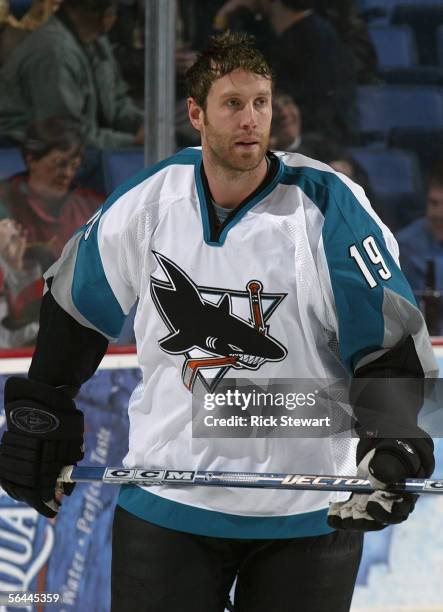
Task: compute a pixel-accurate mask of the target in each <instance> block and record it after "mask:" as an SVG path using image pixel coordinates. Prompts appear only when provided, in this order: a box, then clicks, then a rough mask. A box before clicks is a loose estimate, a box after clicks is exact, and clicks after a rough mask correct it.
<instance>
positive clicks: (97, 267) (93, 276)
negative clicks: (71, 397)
mask: <svg viewBox="0 0 443 612" xmlns="http://www.w3.org/2000/svg"><path fill="white" fill-rule="evenodd" d="M200 159H201V151H200V150H198V149H184V150H183V151H180V152H179V153H177V154H176V155H174V156H172V157H169V158H168V159H165V160H163V161H161V162H159V163H158V164H155V165H154V166H150V167H149V168H145V169H143V170H141V171H140V172H138V173H137V174H136V175H135V176H133V177H132V178H131V179H129V180H127V181H125V182H124V183H123V184H122V185H120V187H118V188H117V189H116V190H115V191H114V192H113V193H112V194H111V195H110V196H109V198H108V199H107V200H106V202H105V203H104V205H103V207H102V208H101V211H100V212H98V213H97V216H94V217H92V220H91V221H90V222H89V224H87V225H84V226H83V227H82V228H81V230H80V231H81V232H82V233H85V232H87V231H89V233H88V234H85V236H84V237H82V238H81V239H80V240H79V247H78V251H77V258H76V262H75V268H74V278H73V282H72V289H71V294H72V301H73V303H74V305H75V307H76V308H77V310H78V311H79V312H80V313H81V314H82V315H83V317H85V319H87V320H88V321H89V322H90V323H91V324H92V325H93V326H94V327H95V328H96V329H98V330H99V331H100V332H102V333H103V334H105V335H106V336H108V337H111V338H117V337H118V336H119V334H120V331H121V328H122V326H123V323H124V320H125V317H126V315H125V313H124V312H123V310H122V308H121V306H120V304H119V303H118V300H117V299H116V297H115V295H114V293H113V291H112V289H111V287H110V285H109V283H108V281H107V279H106V275H105V272H104V269H103V263H102V260H101V257H100V251H99V247H98V226H99V223H98V221H99V218H100V216H101V215H102V214H103V213H104V212H105V211H107V210H108V209H109V208H110V207H111V206H112V205H113V204H115V202H117V201H118V200H119V199H120V198H121V197H122V196H123V195H124V194H125V193H127V192H128V191H130V190H131V189H133V188H134V187H136V186H137V185H139V184H140V183H142V182H143V181H145V180H146V179H148V178H150V177H151V176H154V175H155V174H156V173H157V172H160V171H161V170H163V168H166V167H167V166H171V165H193V164H195V163H196V162H198V161H199V160H200ZM128 205H129V204H128ZM85 238H86V239H85Z"/></svg>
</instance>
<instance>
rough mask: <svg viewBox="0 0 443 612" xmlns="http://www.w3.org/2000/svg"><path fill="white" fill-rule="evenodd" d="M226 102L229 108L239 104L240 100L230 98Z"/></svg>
mask: <svg viewBox="0 0 443 612" xmlns="http://www.w3.org/2000/svg"><path fill="white" fill-rule="evenodd" d="M227 104H228V106H230V107H231V108H235V107H237V106H238V105H239V104H240V102H239V101H238V100H235V99H232V100H228V102H227Z"/></svg>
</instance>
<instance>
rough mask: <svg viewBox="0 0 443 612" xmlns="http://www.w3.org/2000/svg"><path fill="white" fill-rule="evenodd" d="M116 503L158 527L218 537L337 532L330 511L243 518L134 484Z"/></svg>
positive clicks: (256, 537) (280, 536) (125, 488)
mask: <svg viewBox="0 0 443 612" xmlns="http://www.w3.org/2000/svg"><path fill="white" fill-rule="evenodd" d="M117 503H118V505H119V506H121V507H122V508H124V509H125V510H126V511H127V512H130V513H131V514H135V515H136V516H138V517H139V518H141V519H143V520H145V521H149V522H150V523H154V524H155V525H160V526H161V527H166V528H167V529H175V530H176V531H184V532H186V533H194V534H198V535H203V536H211V537H217V538H240V539H254V540H261V539H284V538H307V537H312V536H318V535H325V534H328V533H332V532H333V531H334V530H333V529H331V528H330V527H329V526H328V524H327V522H326V517H327V514H328V509H327V508H324V509H322V510H316V511H314V512H304V513H302V514H295V515H291V516H269V517H255V516H240V515H237V514H226V513H224V512H216V511H214V510H204V509H202V508H196V507H195V506H190V505H188V504H181V503H179V502H175V501H171V500H170V499H165V498H164V497H160V496H159V495H155V494H153V493H150V492H149V491H145V490H144V489H141V488H140V487H137V486H135V485H123V486H122V487H121V489H120V495H119V497H118V502H117Z"/></svg>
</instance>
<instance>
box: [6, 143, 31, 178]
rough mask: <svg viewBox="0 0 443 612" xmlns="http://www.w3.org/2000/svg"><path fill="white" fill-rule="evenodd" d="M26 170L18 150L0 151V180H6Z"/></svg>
mask: <svg viewBox="0 0 443 612" xmlns="http://www.w3.org/2000/svg"><path fill="white" fill-rule="evenodd" d="M24 170H26V166H25V162H24V160H23V157H22V154H21V152H20V149H17V148H8V149H0V179H5V178H8V177H9V176H12V175H13V174H17V173H18V172H23V171H24Z"/></svg>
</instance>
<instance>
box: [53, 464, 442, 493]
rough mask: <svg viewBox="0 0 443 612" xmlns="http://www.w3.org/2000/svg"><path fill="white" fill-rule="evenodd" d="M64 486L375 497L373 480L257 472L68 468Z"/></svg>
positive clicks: (398, 487)
mask: <svg viewBox="0 0 443 612" xmlns="http://www.w3.org/2000/svg"><path fill="white" fill-rule="evenodd" d="M59 480H60V481H61V482H91V481H101V482H104V483H110V484H138V485H143V486H149V485H173V486H177V485H179V486H189V485H198V486H204V487H247V488H249V487H251V488H261V489H290V490H291V489H296V490H297V489H302V490H303V489H304V490H310V491H349V492H355V493H372V492H373V491H374V488H373V487H372V486H371V484H370V482H369V480H366V479H364V478H357V477H355V476H325V475H322V474H319V475H313V474H272V473H253V472H218V471H205V470H196V471H189V470H167V469H164V470H159V469H149V468H125V467H83V466H79V467H77V466H72V465H70V466H67V467H65V468H63V470H62V471H61V473H60V477H59ZM388 489H389V491H393V492H398V493H401V492H403V493H404V492H407V493H443V480H429V479H420V478H410V479H407V480H405V481H403V482H400V483H396V484H394V485H390V486H389V488H388Z"/></svg>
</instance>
